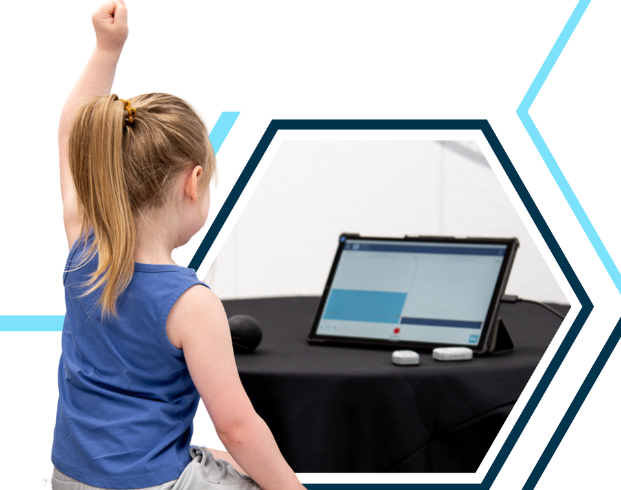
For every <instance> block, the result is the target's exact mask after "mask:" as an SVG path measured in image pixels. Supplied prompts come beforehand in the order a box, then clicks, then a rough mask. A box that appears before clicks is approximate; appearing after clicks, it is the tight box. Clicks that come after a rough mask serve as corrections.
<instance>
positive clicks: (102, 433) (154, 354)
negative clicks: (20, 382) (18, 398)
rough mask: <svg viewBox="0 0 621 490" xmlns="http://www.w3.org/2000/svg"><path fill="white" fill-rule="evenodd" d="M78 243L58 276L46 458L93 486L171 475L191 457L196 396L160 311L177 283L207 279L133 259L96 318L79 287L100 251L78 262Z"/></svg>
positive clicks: (141, 483) (140, 483)
mask: <svg viewBox="0 0 621 490" xmlns="http://www.w3.org/2000/svg"><path fill="white" fill-rule="evenodd" d="M76 245H77V244H76ZM76 245H74V246H73V248H72V249H71V251H70V252H69V258H68V259H67V267H66V269H65V275H64V284H65V300H66V303H67V314H66V316H65V323H64V325H63V333H62V355H61V358H60V365H59V367H58V394H59V397H58V409H57V413H56V427H55V429H54V445H53V448H52V462H53V463H54V465H55V466H56V468H58V469H59V470H60V471H61V472H62V473H65V474H66V475H68V476H70V477H72V478H74V479H76V480H78V481H80V482H82V483H86V484H88V485H92V486H95V487H103V488H143V487H150V486H155V485H159V484H161V483H164V482H167V481H170V480H174V479H175V478H178V477H179V475H180V474H181V472H182V471H183V469H184V468H185V467H186V466H187V464H188V463H189V462H190V460H191V459H190V453H189V445H190V439H191V437H192V420H193V419H194V414H195V413H196V408H197V405H198V402H199V395H198V392H197V390H196V388H195V387H194V383H193V382H192V379H191V378H190V373H189V372H188V367H187V365H186V362H185V359H184V357H183V351H182V350H180V349H177V348H176V347H174V346H173V345H172V344H171V343H170V341H169V340H168V337H167V335H166V318H167V317H168V313H169V311H170V309H171V307H172V306H173V305H174V304H175V301H177V299H178V298H179V296H181V294H183V292H184V291H186V290H187V289H188V288H190V287H192V286H194V285H196V284H202V285H204V286H206V285H205V284H204V283H203V282H201V281H200V280H199V279H198V278H197V277H196V273H195V272H194V271H193V270H192V269H187V268H185V267H180V266H176V265H149V264H139V263H136V264H135V268H134V275H133V277H132V280H131V282H130V284H129V286H128V287H127V289H126V290H125V292H124V293H123V294H122V295H121V296H120V297H119V298H118V301H117V313H118V317H116V318H114V317H108V318H107V319H105V320H102V317H101V309H100V308H99V307H98V306H97V300H98V297H99V295H98V294H97V292H95V293H92V294H90V295H88V296H85V297H83V296H82V294H83V293H84V291H85V288H84V286H83V284H84V283H85V282H86V281H87V280H88V278H89V274H90V273H91V272H93V271H94V270H95V269H96V266H97V263H98V257H97V255H95V256H94V257H93V258H92V259H91V260H90V261H89V262H88V263H86V264H85V265H83V266H82V267H78V268H76V266H77V265H78V264H79V263H80V259H81V257H82V255H83V254H84V253H85V246H83V245H80V247H77V246H76Z"/></svg>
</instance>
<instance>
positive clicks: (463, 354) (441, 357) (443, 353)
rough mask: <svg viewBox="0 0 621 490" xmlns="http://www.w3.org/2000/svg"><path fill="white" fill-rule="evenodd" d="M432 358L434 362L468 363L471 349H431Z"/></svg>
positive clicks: (470, 357)
mask: <svg viewBox="0 0 621 490" xmlns="http://www.w3.org/2000/svg"><path fill="white" fill-rule="evenodd" d="M433 358H434V359H435V360H436V361H469V360H471V359H472V349H470V348H469V347H436V348H435V349H433Z"/></svg>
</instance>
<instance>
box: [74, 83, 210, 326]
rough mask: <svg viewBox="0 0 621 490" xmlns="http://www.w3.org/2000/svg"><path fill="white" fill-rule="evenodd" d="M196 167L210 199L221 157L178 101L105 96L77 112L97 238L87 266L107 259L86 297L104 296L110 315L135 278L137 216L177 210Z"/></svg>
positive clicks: (77, 144) (77, 158)
mask: <svg viewBox="0 0 621 490" xmlns="http://www.w3.org/2000/svg"><path fill="white" fill-rule="evenodd" d="M195 165H200V166H201V167H202V168H203V174H202V176H201V181H202V182H201V189H200V190H201V193H202V192H203V191H204V190H206V188H207V186H208V185H209V182H210V180H211V178H212V176H213V175H214V173H215V168H216V157H215V154H214V151H213V148H212V146H211V143H210V142H209V136H208V134H207V128H206V127H205V124H204V123H203V121H202V120H201V119H200V117H199V116H198V115H197V114H196V112H195V111H194V110H193V109H192V108H191V107H190V106H189V105H188V104H187V103H186V102H185V101H183V100H182V99H180V98H178V97H175V96H174V95H170V94H162V93H153V94H144V95H139V96H137V97H133V98H132V99H131V100H128V101H125V100H121V99H119V98H118V97H117V96H116V95H106V96H98V97H93V98H91V99H90V100H88V101H87V102H86V103H85V104H84V105H83V106H82V107H81V108H80V109H79V110H78V111H77V113H76V115H75V119H74V122H73V127H72V129H71V133H70V135H69V166H70V169H71V175H72V177H73V182H74V185H75V190H76V196H77V200H78V208H79V211H80V214H81V216H82V232H81V235H80V241H82V242H84V241H86V239H87V236H88V235H89V233H90V232H91V230H92V231H93V234H94V239H93V240H92V242H91V245H90V248H89V249H88V251H87V253H86V254H85V255H84V258H83V262H82V263H85V262H86V261H87V260H88V259H89V258H91V257H92V256H93V255H94V254H95V252H97V253H98V255H99V264H98V266H97V270H96V271H95V272H94V273H93V274H92V276H91V277H90V279H89V280H88V281H87V283H86V285H87V286H90V289H88V291H86V293H85V294H90V293H92V292H93V291H95V290H99V289H100V290H101V296H100V298H99V305H100V306H101V308H102V311H103V314H104V315H109V314H112V315H115V314H116V300H117V298H118V297H119V296H120V295H121V294H122V293H123V291H124V290H125V289H126V288H127V286H128V285H129V282H130V281H131V278H132V275H133V273H134V253H135V248H136V235H137V232H136V223H135V220H136V216H138V215H140V214H142V212H143V211H148V210H149V209H153V208H160V207H163V206H164V207H166V206H168V207H170V209H171V210H172V206H170V205H171V196H172V193H171V188H172V187H173V186H174V183H175V182H177V178H178V177H179V176H180V175H182V174H183V172H185V171H187V170H188V169H191V168H193V167H194V166H195ZM138 219H140V218H138Z"/></svg>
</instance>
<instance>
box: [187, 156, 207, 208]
mask: <svg viewBox="0 0 621 490" xmlns="http://www.w3.org/2000/svg"><path fill="white" fill-rule="evenodd" d="M202 173H203V168H202V167H201V166H199V165H197V166H196V167H194V168H193V169H192V172H191V173H190V174H189V175H188V177H187V181H186V184H185V195H186V196H187V197H188V198H189V199H190V202H191V203H192V204H194V203H195V202H196V201H198V200H199V199H200V196H199V195H198V180H199V178H200V176H201V174H202Z"/></svg>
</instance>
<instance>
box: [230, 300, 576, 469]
mask: <svg viewBox="0 0 621 490" xmlns="http://www.w3.org/2000/svg"><path fill="white" fill-rule="evenodd" d="M318 303H319V298H315V297H310V298H309V297H297V298H269V299H250V300H230V301H224V306H225V309H226V311H227V314H228V315H229V316H232V315H236V314H247V315H251V316H253V317H254V318H256V319H257V320H258V321H259V323H260V324H261V325H262V328H263V341H262V342H261V345H259V347H258V348H257V350H256V351H255V352H254V353H252V354H238V355H236V361H237V366H238V369H239V373H240V376H241V380H242V383H243V384H244V387H245V389H246V391H247V393H248V396H249V397H250V400H251V401H252V403H253V405H254V407H255V410H256V411H257V413H258V414H259V415H260V416H261V417H262V418H263V419H264V420H265V422H266V423H267V424H268V426H269V427H270V428H271V430H272V432H273V434H274V437H275V438H276V441H277V443H278V446H279V447H280V449H281V451H282V453H283V455H284V457H285V459H286V460H287V461H288V463H289V464H290V465H291V467H292V468H293V470H294V471H296V472H298V473H335V472H347V473H355V472H365V473H367V472H370V473H378V472H474V471H476V469H477V467H478V466H479V464H480V463H481V461H482V459H483V457H484V456H485V453H486V452H487V450H488V449H489V446H490V445H491V443H492V441H493V440H494V438H495V437H496V434H497V433H498V431H499V430H500V427H501V426H502V424H503V423H504V421H505V419H506V418H507V416H508V414H509V412H510V411H511V409H512V407H513V405H514V403H515V402H516V400H517V398H518V397H519V395H520V393H521V392H522V390H523V389H524V386H525V385H526V383H527V381H528V379H529V378H530V376H531V374H532V373H533V371H534V369H535V367H536V366H537V363H538V362H539V360H540V359H541V356H542V355H543V353H544V351H545V349H546V348H547V346H548V344H549V343H550V341H551V340H552V337H553V336H554V334H555V333H556V330H557V328H558V327H559V325H560V323H561V320H560V319H559V318H557V317H555V316H554V315H552V314H551V313H550V312H548V311H546V310H545V309H543V308H542V307H540V306H537V305H533V304H528V303H517V304H504V305H502V307H501V314H500V316H501V317H502V318H503V320H504V321H505V324H506V325H507V329H508V330H509V332H510V334H511V337H512V339H513V342H514V344H515V350H514V351H511V352H509V353H506V354H499V355H496V356H492V357H477V358H475V359H474V360H473V361H468V362H461V363H442V362H438V361H434V360H433V359H432V358H431V354H430V353H421V364H420V366H395V365H394V364H392V362H391V351H390V350H377V349H369V348H352V347H337V346H312V345H309V344H307V343H306V335H307V333H308V331H309V329H310V327H311V324H312V322H313V319H314V316H315V312H316V309H317V306H318ZM558 308H559V309H561V310H562V311H563V312H566V311H567V310H568V307H567V306H561V307H558Z"/></svg>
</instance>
